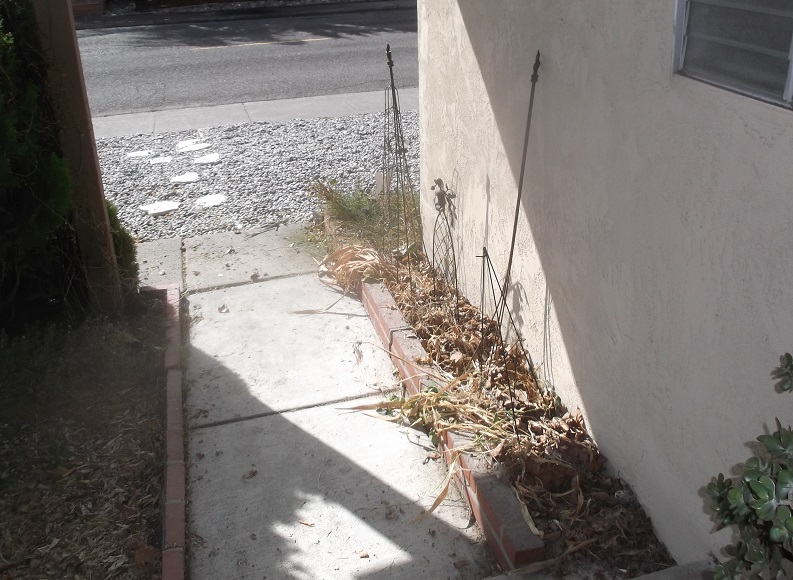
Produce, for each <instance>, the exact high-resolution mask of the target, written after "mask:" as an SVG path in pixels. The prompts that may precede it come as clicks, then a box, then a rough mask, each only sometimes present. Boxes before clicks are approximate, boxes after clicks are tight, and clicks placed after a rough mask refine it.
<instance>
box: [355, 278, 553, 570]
mask: <svg viewBox="0 0 793 580" xmlns="http://www.w3.org/2000/svg"><path fill="white" fill-rule="evenodd" d="M361 286H362V287H361V301H362V302H363V305H364V307H365V308H366V311H367V312H368V313H369V318H370V319H371V320H372V324H373V325H374V327H375V330H376V331H377V334H378V336H379V337H380V340H382V341H383V346H384V347H385V348H386V349H387V350H388V352H389V356H390V357H391V360H392V361H393V363H394V365H395V366H396V368H397V370H398V371H399V375H400V377H402V380H401V382H402V384H403V385H404V387H405V388H406V389H407V390H408V391H409V392H410V393H411V394H416V393H418V392H420V391H421V390H423V388H424V386H426V384H427V379H425V378H424V377H426V376H427V372H429V369H427V368H425V367H422V366H421V365H419V364H418V363H416V362H414V361H415V360H416V358H417V357H422V356H426V355H427V353H426V351H425V350H424V348H423V347H422V346H421V342H420V341H419V339H418V338H417V337H416V336H415V334H414V333H413V330H412V328H411V327H410V326H409V325H408V324H407V323H406V322H405V319H404V318H403V317H402V313H401V312H400V310H399V307H398V306H397V305H396V302H395V301H394V298H393V297H392V296H391V293H390V292H389V291H388V289H387V288H385V287H384V286H383V285H382V284H371V283H364V284H362V285H361ZM466 442H467V440H466V438H465V437H463V436H461V435H459V434H454V433H443V434H442V435H441V442H440V449H441V451H442V453H443V457H444V459H445V460H446V462H447V463H451V462H452V461H453V460H454V459H453V458H454V455H455V454H456V452H455V450H456V449H459V448H460V447H462V446H463V445H465V443H466ZM458 461H459V463H460V467H461V469H460V470H458V472H457V478H458V480H459V482H460V484H461V486H462V488H463V489H464V490H465V494H466V497H467V499H468V504H469V505H470V506H471V511H472V512H473V514H474V516H475V517H476V521H477V523H478V524H479V527H480V529H481V530H482V532H484V534H485V537H486V538H487V542H488V544H489V545H490V548H491V549H492V551H493V555H494V556H495V558H496V560H497V561H498V563H499V564H500V565H501V567H502V568H503V569H505V570H512V569H515V568H519V567H520V566H525V565H527V564H530V563H532V562H537V561H540V560H542V559H543V558H544V557H545V544H544V543H543V541H542V539H541V538H539V537H537V536H536V535H534V534H533V533H532V531H531V530H530V529H529V526H528V524H526V522H525V521H524V519H523V515H522V513H521V508H520V504H519V503H518V499H517V497H515V495H514V494H513V492H512V488H511V487H510V486H509V484H508V482H507V481H506V479H505V478H504V476H503V474H502V473H500V471H499V470H498V469H497V468H496V469H490V468H488V467H487V466H486V465H485V463H484V462H483V461H482V460H480V459H479V458H477V457H475V456H473V455H471V454H467V453H461V454H460V455H459V458H458Z"/></svg>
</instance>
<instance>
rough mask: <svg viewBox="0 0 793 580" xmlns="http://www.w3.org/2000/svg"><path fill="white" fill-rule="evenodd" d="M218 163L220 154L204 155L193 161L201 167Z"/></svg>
mask: <svg viewBox="0 0 793 580" xmlns="http://www.w3.org/2000/svg"><path fill="white" fill-rule="evenodd" d="M218 161H220V153H210V154H209V155H204V156H203V157H199V158H198V159H195V160H193V163H198V164H199V165H210V164H212V163H217V162H218Z"/></svg>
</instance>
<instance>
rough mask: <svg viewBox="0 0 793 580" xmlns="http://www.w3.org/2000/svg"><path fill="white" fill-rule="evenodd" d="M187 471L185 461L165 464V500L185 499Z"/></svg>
mask: <svg viewBox="0 0 793 580" xmlns="http://www.w3.org/2000/svg"><path fill="white" fill-rule="evenodd" d="M184 479H185V471H184V462H183V461H173V462H170V463H166V464H165V501H166V502H169V501H184V500H185V489H184V488H185V483H184Z"/></svg>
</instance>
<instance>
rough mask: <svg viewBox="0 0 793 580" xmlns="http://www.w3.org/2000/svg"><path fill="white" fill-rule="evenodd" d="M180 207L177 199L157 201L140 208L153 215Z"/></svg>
mask: <svg viewBox="0 0 793 580" xmlns="http://www.w3.org/2000/svg"><path fill="white" fill-rule="evenodd" d="M178 207H179V202H177V201H157V202H154V203H150V204H147V205H142V206H140V208H139V209H140V210H142V211H145V212H146V213H147V214H149V215H151V216H158V215H163V214H166V213H169V212H172V211H174V210H176V209H177V208H178Z"/></svg>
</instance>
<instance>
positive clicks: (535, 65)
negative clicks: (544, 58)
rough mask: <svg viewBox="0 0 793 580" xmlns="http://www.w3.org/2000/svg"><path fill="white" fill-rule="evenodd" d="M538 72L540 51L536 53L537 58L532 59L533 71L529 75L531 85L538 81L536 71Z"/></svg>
mask: <svg viewBox="0 0 793 580" xmlns="http://www.w3.org/2000/svg"><path fill="white" fill-rule="evenodd" d="M538 70H540V51H539V50H538V51H537V58H535V59H534V70H533V72H532V73H531V82H532V84H534V83H536V82H537V81H538V80H539V78H540V77H539V76H538V75H537V71H538Z"/></svg>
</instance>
